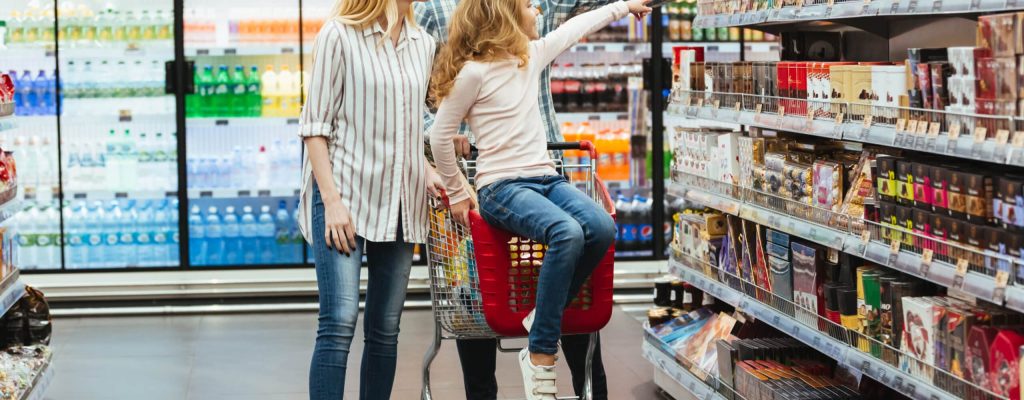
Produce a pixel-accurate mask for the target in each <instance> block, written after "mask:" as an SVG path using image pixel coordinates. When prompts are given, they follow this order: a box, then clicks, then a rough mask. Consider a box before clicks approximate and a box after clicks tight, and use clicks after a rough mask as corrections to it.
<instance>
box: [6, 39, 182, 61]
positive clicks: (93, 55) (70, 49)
mask: <svg viewBox="0 0 1024 400" xmlns="http://www.w3.org/2000/svg"><path fill="white" fill-rule="evenodd" d="M3 54H4V57H5V58H6V57H11V58H12V59H15V60H18V59H28V60H30V59H39V58H51V57H56V55H57V51H56V50H55V49H54V46H53V45H46V46H43V45H36V46H11V47H9V48H7V49H6V50H4V51H3ZM173 54H174V43H173V42H172V41H151V42H142V43H137V44H130V45H125V44H111V45H103V46H71V45H68V46H61V48H60V58H61V59H62V60H68V59H77V58H90V59H119V58H124V57H147V56H149V57H173Z"/></svg>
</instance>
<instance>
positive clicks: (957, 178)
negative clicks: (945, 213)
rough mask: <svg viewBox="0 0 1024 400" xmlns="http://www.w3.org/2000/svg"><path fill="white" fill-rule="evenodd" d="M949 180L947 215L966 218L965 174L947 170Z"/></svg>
mask: <svg viewBox="0 0 1024 400" xmlns="http://www.w3.org/2000/svg"><path fill="white" fill-rule="evenodd" d="M947 172H948V174H947V175H946V176H947V177H948V178H949V190H948V194H949V204H948V206H947V208H948V210H949V215H950V216H951V217H954V218H960V219H966V218H967V174H966V173H964V172H960V171H955V170H952V169H950V170H947Z"/></svg>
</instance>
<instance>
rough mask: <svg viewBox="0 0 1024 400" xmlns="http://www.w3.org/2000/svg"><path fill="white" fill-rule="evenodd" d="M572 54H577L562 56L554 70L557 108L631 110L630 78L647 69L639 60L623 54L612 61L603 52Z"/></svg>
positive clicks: (581, 110)
mask: <svg viewBox="0 0 1024 400" xmlns="http://www.w3.org/2000/svg"><path fill="white" fill-rule="evenodd" d="M570 54H573V55H574V57H572V58H570V59H560V60H559V61H560V63H558V64H555V65H553V66H552V69H551V96H552V99H553V100H554V102H555V110H556V111H558V112H560V113H566V112H568V113H575V112H591V113H596V112H627V111H629V107H628V106H629V96H630V90H631V88H630V86H629V79H630V78H635V77H639V76H640V75H641V74H642V72H643V68H642V67H641V65H640V63H639V59H637V58H635V57H623V55H622V54H620V55H619V56H618V57H616V58H618V59H617V60H609V58H610V57H609V55H608V54H603V53H582V54H586V55H587V56H586V57H584V56H582V55H579V54H577V53H570ZM590 55H597V56H600V57H599V58H598V57H591V56H590Z"/></svg>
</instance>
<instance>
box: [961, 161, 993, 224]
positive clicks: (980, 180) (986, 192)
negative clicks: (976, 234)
mask: <svg viewBox="0 0 1024 400" xmlns="http://www.w3.org/2000/svg"><path fill="white" fill-rule="evenodd" d="M962 174H964V178H965V183H964V187H965V189H966V190H965V194H966V199H965V200H966V202H967V206H966V219H967V221H968V222H971V223H975V224H987V223H990V222H991V221H992V177H988V176H984V175H981V174H976V173H970V172H963V173H962Z"/></svg>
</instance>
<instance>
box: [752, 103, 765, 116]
mask: <svg viewBox="0 0 1024 400" xmlns="http://www.w3.org/2000/svg"><path fill="white" fill-rule="evenodd" d="M762 108H764V105H763V104H761V103H757V105H756V106H754V115H758V114H760V113H761V109H762Z"/></svg>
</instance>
